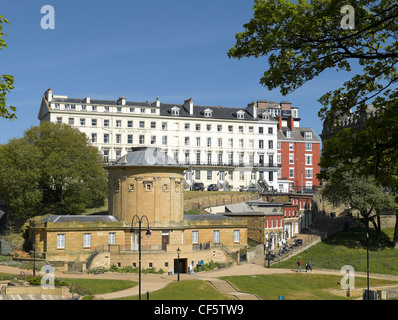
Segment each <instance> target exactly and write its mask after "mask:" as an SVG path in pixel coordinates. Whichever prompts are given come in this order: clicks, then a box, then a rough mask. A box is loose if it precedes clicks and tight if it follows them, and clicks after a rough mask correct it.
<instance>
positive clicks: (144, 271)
mask: <svg viewBox="0 0 398 320" xmlns="http://www.w3.org/2000/svg"><path fill="white" fill-rule="evenodd" d="M109 271H110V272H119V273H139V269H138V268H137V267H133V266H124V267H117V266H116V265H112V266H111V267H110V268H109ZM141 273H142V274H163V273H164V270H163V269H162V268H160V269H159V270H157V271H156V268H146V269H145V268H141Z"/></svg>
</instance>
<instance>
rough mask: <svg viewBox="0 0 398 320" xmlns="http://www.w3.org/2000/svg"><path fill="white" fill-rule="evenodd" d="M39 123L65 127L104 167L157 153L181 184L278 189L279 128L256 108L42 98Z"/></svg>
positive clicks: (276, 122)
mask: <svg viewBox="0 0 398 320" xmlns="http://www.w3.org/2000/svg"><path fill="white" fill-rule="evenodd" d="M38 118H39V120H40V121H52V122H59V123H66V124H70V125H71V126H73V127H76V128H78V129H79V130H80V131H81V132H84V133H85V134H86V135H87V136H88V138H89V140H90V141H91V143H92V145H94V146H97V147H98V148H99V150H100V151H101V152H102V153H103V155H104V158H105V159H106V161H107V162H112V161H115V160H116V159H118V158H119V157H121V156H123V155H124V154H126V153H127V152H128V151H130V150H131V147H137V146H152V147H155V148H160V149H161V150H162V152H165V153H166V154H168V155H169V156H171V157H173V158H174V159H176V160H177V161H178V162H179V163H181V164H184V165H186V166H188V167H189V169H188V170H187V171H186V173H185V178H186V181H187V184H188V185H191V184H192V183H193V182H203V183H204V185H205V187H206V186H208V185H209V184H218V185H219V186H220V187H224V188H226V189H235V190H237V189H239V187H242V186H249V185H252V184H258V183H259V180H260V183H264V185H265V186H267V187H268V188H269V189H270V190H272V189H274V190H277V189H278V177H280V163H277V149H276V148H277V131H278V130H277V125H278V121H277V120H275V119H274V118H273V117H271V116H270V115H269V113H268V112H267V111H265V110H262V109H260V108H258V107H257V104H256V103H255V102H252V103H250V104H248V106H247V107H245V108H230V107H221V106H196V105H194V103H193V100H192V98H190V99H188V100H186V101H185V102H184V103H183V104H170V103H161V102H160V101H159V100H158V99H156V101H154V102H131V101H126V98H124V97H122V98H119V99H118V100H96V99H91V98H89V97H86V98H83V99H81V98H80V99H79V98H69V97H67V96H61V95H53V92H52V91H51V89H49V90H47V91H46V92H45V94H44V96H43V99H42V102H41V106H40V111H39V115H38Z"/></svg>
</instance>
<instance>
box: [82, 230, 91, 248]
mask: <svg viewBox="0 0 398 320" xmlns="http://www.w3.org/2000/svg"><path fill="white" fill-rule="evenodd" d="M90 247H91V233H84V234H83V248H90Z"/></svg>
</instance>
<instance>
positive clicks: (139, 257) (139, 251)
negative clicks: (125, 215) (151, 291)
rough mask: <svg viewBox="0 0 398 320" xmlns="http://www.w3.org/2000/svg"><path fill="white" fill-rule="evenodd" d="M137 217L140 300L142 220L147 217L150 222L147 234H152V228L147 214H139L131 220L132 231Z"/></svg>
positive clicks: (139, 295)
mask: <svg viewBox="0 0 398 320" xmlns="http://www.w3.org/2000/svg"><path fill="white" fill-rule="evenodd" d="M135 218H137V220H138V260H139V263H138V274H139V275H138V292H139V293H138V297H139V300H141V224H142V220H143V219H144V218H145V219H146V222H147V224H148V228H147V231H146V233H145V234H146V235H148V236H149V235H151V230H150V229H149V221H148V218H147V216H145V215H144V216H142V217H141V218H140V217H139V216H137V215H135V216H134V217H133V220H132V221H131V232H133V231H134V219H135Z"/></svg>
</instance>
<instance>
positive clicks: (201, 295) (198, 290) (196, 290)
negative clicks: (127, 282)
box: [117, 280, 231, 300]
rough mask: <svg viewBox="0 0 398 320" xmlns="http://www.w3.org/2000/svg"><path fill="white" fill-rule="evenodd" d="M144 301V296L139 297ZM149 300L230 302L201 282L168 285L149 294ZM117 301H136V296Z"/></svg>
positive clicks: (224, 296) (191, 281) (180, 282)
mask: <svg viewBox="0 0 398 320" xmlns="http://www.w3.org/2000/svg"><path fill="white" fill-rule="evenodd" d="M141 299H143V300H145V299H146V295H145V294H144V295H141ZM149 299H150V300H230V299H231V298H230V297H228V296H226V295H224V294H222V293H221V292H219V291H218V290H216V289H215V288H214V287H213V286H212V285H211V284H210V283H208V282H207V281H203V280H183V281H176V282H172V283H170V284H168V285H167V286H166V287H164V288H163V289H160V290H158V291H154V292H151V293H150V294H149ZM117 300H138V295H137V296H133V297H124V298H120V299H117Z"/></svg>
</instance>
